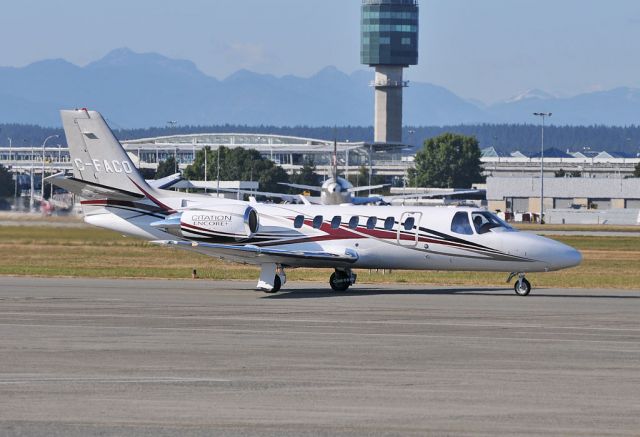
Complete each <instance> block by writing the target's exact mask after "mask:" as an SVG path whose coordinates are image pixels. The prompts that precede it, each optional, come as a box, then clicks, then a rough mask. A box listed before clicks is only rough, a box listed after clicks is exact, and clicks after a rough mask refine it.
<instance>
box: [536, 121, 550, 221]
mask: <svg viewBox="0 0 640 437" xmlns="http://www.w3.org/2000/svg"><path fill="white" fill-rule="evenodd" d="M533 115H535V116H536V117H541V118H542V142H541V146H540V224H542V225H543V224H544V121H545V118H546V117H551V112H534V113H533Z"/></svg>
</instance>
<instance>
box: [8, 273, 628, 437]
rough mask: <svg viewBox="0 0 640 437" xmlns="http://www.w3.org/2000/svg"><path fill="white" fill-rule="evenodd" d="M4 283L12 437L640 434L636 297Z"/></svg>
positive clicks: (585, 292) (593, 292) (391, 288)
mask: <svg viewBox="0 0 640 437" xmlns="http://www.w3.org/2000/svg"><path fill="white" fill-rule="evenodd" d="M252 286H253V283H248V282H206V281H129V280H84V279H25V278H6V277H5V278H0V435H42V436H45V435H46V436H85V435H107V436H110V435H149V436H165V435H176V436H184V435H203V436H204V435H212V434H213V435H215V434H222V435H272V436H287V435H291V436H294V435H295V436H298V435H411V434H414V435H492V436H495V435H594V436H595V435H597V436H602V435H638V433H639V432H640V317H639V315H640V291H620V290H598V289H575V290H560V289H534V290H533V291H532V294H531V295H530V296H528V297H526V298H522V297H518V296H516V295H515V294H513V292H512V290H511V288H510V287H508V286H505V287H504V288H473V287H463V288H454V287H417V286H406V285H376V286H368V285H357V286H356V287H354V288H353V289H352V290H351V291H350V292H347V293H342V294H339V293H334V292H331V291H330V290H327V288H328V286H327V285H325V284H301V283H290V284H287V289H285V290H284V291H283V292H282V293H279V294H276V295H265V294H263V293H259V292H255V291H252V290H251V287H252Z"/></svg>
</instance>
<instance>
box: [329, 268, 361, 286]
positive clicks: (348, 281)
mask: <svg viewBox="0 0 640 437" xmlns="http://www.w3.org/2000/svg"><path fill="white" fill-rule="evenodd" d="M355 283H356V274H355V273H353V272H352V271H351V269H345V270H338V269H336V271H335V272H334V273H332V274H331V277H330V278H329V285H330V286H331V289H332V290H333V291H347V290H348V289H349V287H350V286H352V285H353V284H355Z"/></svg>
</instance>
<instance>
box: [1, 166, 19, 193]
mask: <svg viewBox="0 0 640 437" xmlns="http://www.w3.org/2000/svg"><path fill="white" fill-rule="evenodd" d="M15 189H16V186H15V183H14V182H13V178H12V177H11V173H10V172H9V170H7V169H6V168H5V167H3V166H2V165H1V164H0V197H13V194H14V192H15Z"/></svg>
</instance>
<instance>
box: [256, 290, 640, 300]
mask: <svg viewBox="0 0 640 437" xmlns="http://www.w3.org/2000/svg"><path fill="white" fill-rule="evenodd" d="M548 290H549V289H544V288H542V289H539V290H538V291H536V290H533V291H532V292H531V294H530V295H529V296H527V297H526V298H527V299H532V298H533V299H535V298H540V297H545V298H570V299H631V300H634V299H636V300H640V294H638V292H637V291H633V290H629V294H584V293H580V290H579V289H576V290H575V291H576V292H575V293H571V291H569V290H568V289H567V292H564V293H549V292H548ZM381 295H394V296H412V295H413V296H430V295H431V296H438V295H451V296H457V295H459V296H513V297H519V296H516V295H515V293H514V292H513V290H512V289H511V287H505V288H502V287H493V288H491V287H475V288H429V289H424V290H419V289H412V290H404V289H393V288H388V289H381V288H352V289H350V290H348V291H345V292H336V291H333V290H330V289H324V288H305V289H297V290H296V289H283V290H281V291H280V292H278V293H276V294H267V295H264V296H263V297H262V299H318V298H332V297H344V296H381Z"/></svg>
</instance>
